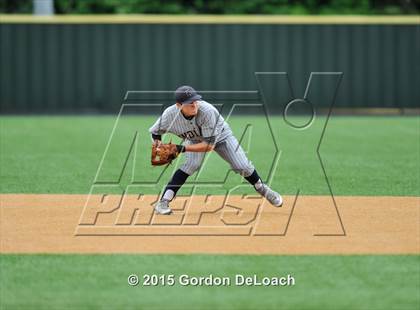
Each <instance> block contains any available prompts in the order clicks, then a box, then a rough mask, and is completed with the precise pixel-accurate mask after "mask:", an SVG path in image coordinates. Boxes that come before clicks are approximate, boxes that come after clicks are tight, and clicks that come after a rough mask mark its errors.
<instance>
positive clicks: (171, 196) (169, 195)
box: [161, 189, 175, 201]
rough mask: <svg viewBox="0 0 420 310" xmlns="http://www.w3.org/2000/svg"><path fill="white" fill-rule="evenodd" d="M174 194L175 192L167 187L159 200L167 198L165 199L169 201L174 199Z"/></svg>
mask: <svg viewBox="0 0 420 310" xmlns="http://www.w3.org/2000/svg"><path fill="white" fill-rule="evenodd" d="M174 196H175V192H174V191H173V190H171V189H168V190H167V191H166V192H165V193H164V194H163V196H162V199H161V200H167V201H171V200H172V199H174Z"/></svg>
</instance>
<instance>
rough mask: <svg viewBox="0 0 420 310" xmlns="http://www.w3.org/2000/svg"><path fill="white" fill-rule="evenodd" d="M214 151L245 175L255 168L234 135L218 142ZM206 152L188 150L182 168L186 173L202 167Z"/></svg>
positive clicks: (235, 169)
mask: <svg viewBox="0 0 420 310" xmlns="http://www.w3.org/2000/svg"><path fill="white" fill-rule="evenodd" d="M184 144H193V142H191V141H185V142H184ZM214 151H215V152H216V153H217V154H219V156H220V157H222V158H223V159H224V160H225V161H227V162H228V163H229V164H230V166H231V168H232V169H233V170H234V171H235V172H236V173H239V174H241V175H242V176H244V177H247V176H250V175H251V174H252V172H253V171H254V169H255V168H254V166H253V164H252V162H251V161H250V160H249V159H248V157H247V156H246V154H245V152H244V150H243V149H242V147H241V145H240V144H239V142H238V140H237V139H236V138H235V137H234V136H229V137H228V138H226V139H225V140H223V141H221V142H217V143H216V147H215V148H214ZM205 154H206V153H204V152H186V153H185V162H184V163H183V164H182V166H181V167H180V169H181V170H182V171H184V172H185V173H186V174H188V175H192V174H193V173H194V172H196V171H197V170H198V169H200V166H201V164H202V162H203V159H204V156H205Z"/></svg>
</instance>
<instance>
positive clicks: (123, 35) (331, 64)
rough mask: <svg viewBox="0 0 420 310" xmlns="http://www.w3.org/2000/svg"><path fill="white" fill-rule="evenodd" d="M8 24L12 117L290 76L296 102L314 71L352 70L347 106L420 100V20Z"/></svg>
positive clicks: (407, 104)
mask: <svg viewBox="0 0 420 310" xmlns="http://www.w3.org/2000/svg"><path fill="white" fill-rule="evenodd" d="M0 20H1V23H0V39H1V47H0V48H1V50H0V53H1V54H0V61H1V63H0V68H1V69H0V102H1V112H2V113H31V112H33V113H44V112H46V113H62V112H63V113H65V112H107V113H113V112H116V111H118V109H119V107H120V105H121V103H122V100H123V97H124V95H125V93H126V91H127V90H154V91H156V90H173V89H175V88H176V87H177V86H178V85H181V84H191V85H192V86H194V87H195V88H196V89H198V90H229V91H232V90H235V91H242V90H244V91H252V90H258V89H259V88H258V83H257V80H256V76H255V74H254V73H255V72H287V73H288V77H289V79H290V84H291V85H292V86H293V89H294V96H295V97H303V94H304V91H305V87H306V83H307V81H308V78H309V76H310V73H311V72H343V76H342V81H341V85H340V87H339V90H338V97H337V100H336V103H335V105H336V106H337V107H343V108H344V107H345V108H353V107H354V108H356V107H357V108H360V107H371V108H376V107H387V108H403V107H404V108H414V107H418V106H419V102H420V87H419V85H420V77H419V76H420V73H419V72H420V67H419V61H418V56H419V55H420V43H419V40H420V39H419V38H420V31H419V26H420V22H419V21H416V19H415V18H413V17H411V18H410V19H408V20H404V18H400V19H398V18H397V19H395V18H394V19H393V18H390V19H388V20H387V19H381V20H379V19H376V20H375V19H373V20H369V19H368V18H361V19H353V20H351V19H347V20H346V18H341V19H336V20H333V19H328V18H327V19H324V20H323V19H316V18H315V19H310V18H307V19H304V18H300V19H299V18H297V19H294V20H293V19H290V18H289V19H288V18H283V19H281V18H277V19H275V18H273V17H271V19H268V20H267V19H262V18H261V19H259V21H258V19H255V18H251V19H245V18H243V19H241V20H235V19H233V20H232V19H229V18H225V19H222V18H218V19H217V20H212V19H206V18H203V19H202V20H200V19H199V17H197V16H195V17H193V18H192V19H190V20H188V18H186V19H185V18H184V19H183V17H177V19H174V18H172V19H164V18H161V19H160V21H159V19H153V20H152V19H147V18H145V19H141V18H139V19H134V18H131V19H130V18H128V19H127V20H124V19H122V18H121V17H120V19H112V18H111V17H110V18H106V17H103V18H102V19H101V18H97V19H96V20H95V19H89V17H84V18H76V19H68V18H67V19H66V18H62V19H60V18H55V19H54V18H53V19H52V20H48V19H39V20H37V19H33V18H31V17H26V18H20V19H19V18H18V19H13V18H6V16H3V17H1V18H0ZM270 87H271V88H272V91H273V92H272V94H274V95H271V96H270V99H269V100H268V103H269V104H270V105H271V107H272V109H273V110H279V109H280V108H281V104H280V103H279V101H278V100H276V96H277V95H276V91H280V90H281V88H280V87H279V88H277V87H276V83H272V82H271V86H270ZM314 87H317V86H316V85H314ZM324 93H328V94H324ZM330 93H331V89H330V88H329V86H326V87H320V88H319V89H318V90H317V98H318V99H317V102H316V104H317V106H321V107H324V108H326V107H328V106H329V104H330V103H331V102H330V101H329V100H323V98H324V97H325V98H327V97H328V98H329V94H330ZM278 95H279V96H281V95H282V94H278Z"/></svg>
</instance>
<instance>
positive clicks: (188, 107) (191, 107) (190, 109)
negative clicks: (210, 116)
mask: <svg viewBox="0 0 420 310" xmlns="http://www.w3.org/2000/svg"><path fill="white" fill-rule="evenodd" d="M177 105H178V107H179V108H180V109H181V111H182V113H183V114H184V115H185V116H194V115H197V112H198V102H197V101H194V102H193V103H190V104H182V105H181V104H179V103H178V104H177Z"/></svg>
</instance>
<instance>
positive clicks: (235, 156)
mask: <svg viewBox="0 0 420 310" xmlns="http://www.w3.org/2000/svg"><path fill="white" fill-rule="evenodd" d="M201 98H202V97H201V96H200V95H199V94H197V92H196V91H195V90H194V89H193V88H192V87H191V86H181V87H179V88H178V89H177V90H176V91H175V99H176V104H174V105H171V106H170V107H168V108H167V109H165V111H164V112H163V114H162V115H161V117H160V118H159V119H158V120H157V121H156V123H155V124H154V125H153V126H152V127H151V128H150V129H149V132H150V133H151V134H152V139H153V143H154V147H155V148H156V147H159V145H162V142H161V138H162V134H165V133H168V132H169V133H172V134H175V135H177V136H179V137H180V138H182V139H183V143H182V145H172V146H173V147H174V148H175V147H176V149H175V150H176V152H177V154H178V153H185V162H184V163H183V165H182V166H181V167H180V168H179V169H178V170H177V171H176V172H175V173H174V175H173V176H172V179H171V180H170V181H169V183H168V185H167V186H166V188H165V190H164V192H163V194H162V196H161V198H160V200H159V201H158V202H157V203H156V205H155V211H156V212H157V213H158V214H170V213H171V212H172V211H171V209H170V207H169V203H170V202H171V201H172V200H173V199H174V197H175V195H176V193H177V191H178V190H179V188H180V187H181V186H182V185H183V184H184V183H185V181H186V180H187V178H188V177H189V176H190V175H192V174H193V173H194V172H196V171H197V170H198V169H199V168H200V166H201V163H202V162H203V159H204V156H205V153H206V152H210V151H215V152H216V153H217V154H219V155H220V157H222V158H223V159H224V160H226V161H227V162H228V163H229V164H230V166H231V167H232V169H233V170H234V171H235V172H236V173H239V174H241V175H242V176H243V177H244V178H245V179H246V180H247V181H248V182H249V183H250V184H251V185H253V186H254V188H255V190H256V191H257V192H258V193H260V194H261V195H262V196H263V197H265V198H266V199H267V200H268V201H269V202H270V203H271V204H272V205H273V206H275V207H280V206H281V205H282V204H283V199H282V197H281V196H280V194H279V193H277V192H275V191H273V190H272V189H271V188H269V187H268V186H267V185H266V184H264V183H263V182H262V180H261V178H260V177H259V175H258V173H257V171H256V170H255V167H254V166H253V165H252V163H251V161H249V160H248V158H247V157H246V155H245V152H244V150H243V149H242V147H241V146H240V145H239V142H238V140H237V139H236V138H235V137H234V136H233V133H232V130H231V129H230V127H229V125H228V124H227V123H226V122H225V120H224V119H223V117H222V116H221V115H220V114H219V111H218V110H217V109H216V108H215V107H214V106H213V105H211V104H210V103H208V102H206V101H204V100H201Z"/></svg>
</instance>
